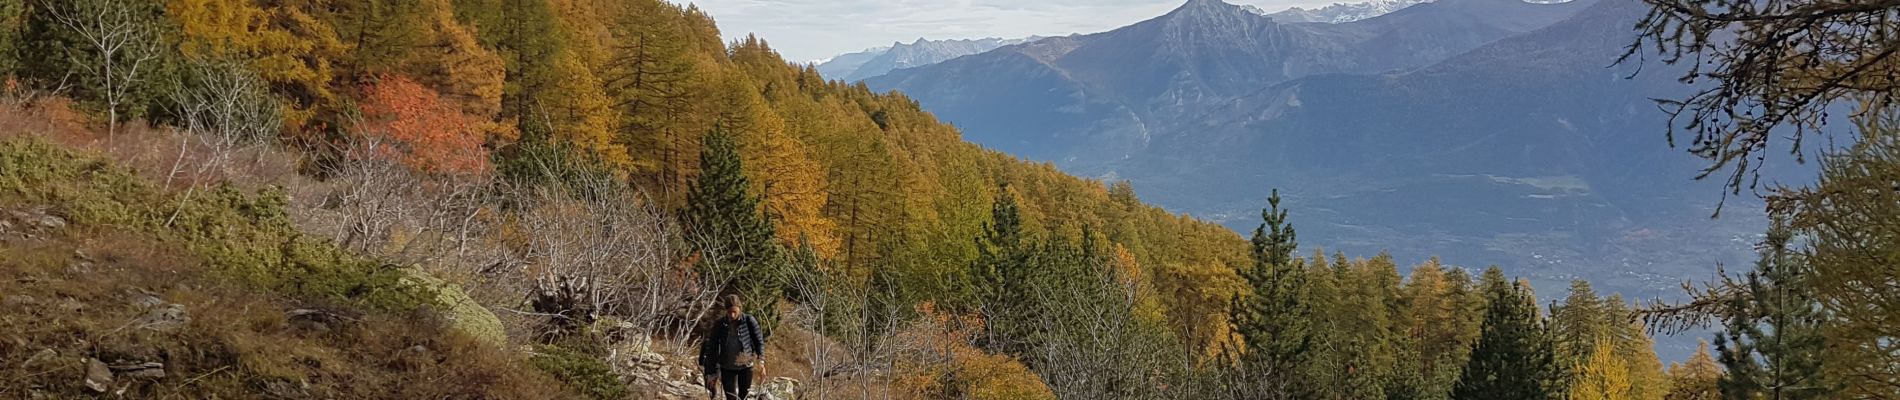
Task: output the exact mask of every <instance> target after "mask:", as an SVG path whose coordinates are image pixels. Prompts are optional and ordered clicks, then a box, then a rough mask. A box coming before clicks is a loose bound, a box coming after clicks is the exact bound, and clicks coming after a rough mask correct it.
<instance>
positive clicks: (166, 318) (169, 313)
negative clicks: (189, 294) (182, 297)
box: [138, 303, 191, 332]
mask: <svg viewBox="0 0 1900 400" xmlns="http://www.w3.org/2000/svg"><path fill="white" fill-rule="evenodd" d="M138 322H139V326H140V327H143V328H145V329H151V330H156V331H160V332H169V331H171V330H172V329H177V328H178V327H179V326H183V325H185V323H188V322H191V315H190V314H188V313H186V312H185V305H183V304H176V303H173V304H167V305H165V306H163V307H157V308H153V309H152V311H150V312H147V313H146V314H145V316H144V317H140V318H139V321H138Z"/></svg>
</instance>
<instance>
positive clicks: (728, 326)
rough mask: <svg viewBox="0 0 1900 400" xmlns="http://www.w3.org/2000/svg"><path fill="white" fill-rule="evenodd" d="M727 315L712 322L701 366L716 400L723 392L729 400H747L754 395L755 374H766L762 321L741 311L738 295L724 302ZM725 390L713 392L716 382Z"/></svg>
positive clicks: (702, 349)
mask: <svg viewBox="0 0 1900 400" xmlns="http://www.w3.org/2000/svg"><path fill="white" fill-rule="evenodd" d="M723 299H724V304H723V305H724V306H725V309H726V310H725V311H726V312H725V313H724V315H721V316H720V317H719V319H718V320H717V321H714V322H713V326H712V329H710V330H708V331H707V334H706V338H705V340H703V341H701V343H700V348H699V366H700V368H703V369H704V370H705V378H706V379H705V380H706V390H707V391H709V392H712V393H713V399H714V400H717V399H718V398H719V393H720V392H724V393H725V398H726V400H745V398H746V396H747V395H749V394H751V393H750V392H751V391H752V374H753V372H754V371H753V370H754V369H755V368H756V369H757V370H758V372H759V373H761V374H763V373H764V370H765V339H764V338H763V337H762V336H761V335H762V334H761V333H760V332H759V320H757V319H753V318H752V316H751V315H746V314H745V311H744V310H742V309H741V308H740V306H741V305H742V303H740V301H739V295H733V294H729V295H726V296H725V297H724V298H723ZM715 378H716V379H717V380H718V381H719V386H720V387H721V388H722V389H723V390H714V388H713V387H712V386H713V381H714V379H715Z"/></svg>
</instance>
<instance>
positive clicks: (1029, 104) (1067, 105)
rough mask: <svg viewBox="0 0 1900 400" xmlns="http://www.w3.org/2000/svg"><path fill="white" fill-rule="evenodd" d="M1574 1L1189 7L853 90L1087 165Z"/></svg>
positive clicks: (1028, 150)
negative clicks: (1279, 17)
mask: <svg viewBox="0 0 1900 400" xmlns="http://www.w3.org/2000/svg"><path fill="white" fill-rule="evenodd" d="M1588 4H1589V2H1588V1H1577V2H1570V3H1564V4H1554V5H1543V4H1531V3H1524V2H1520V1H1513V0H1453V1H1444V2H1439V3H1431V4H1424V5H1420V6H1417V7H1411V8H1407V9H1404V10H1400V11H1399V12H1394V13H1391V14H1387V15H1383V16H1380V17H1377V18H1372V19H1367V20H1363V21H1357V22H1353V23H1346V24H1320V23H1279V22H1275V21H1274V20H1273V19H1271V18H1270V17H1267V16H1263V15H1260V14H1258V13H1256V12H1254V11H1251V10H1248V9H1246V8H1243V7H1240V6H1235V5H1232V4H1227V3H1224V2H1221V1H1219V0H1192V1H1189V2H1187V3H1186V4H1184V5H1182V6H1181V7H1180V8H1178V9H1176V10H1174V11H1172V12H1170V13H1168V14H1167V15H1163V16H1160V17H1157V18H1154V19H1150V20H1147V21H1143V22H1139V23H1136V24H1134V25H1130V26H1128V27H1124V28H1120V29H1116V30H1113V31H1109V32H1103V33H1097V34H1092V35H1083V36H1073V37H1064V38H1052V39H1047V40H1042V41H1038V42H1034V43H1028V44H1022V45H1015V46H1006V47H1003V48H1000V49H997V50H995V51H991V52H988V53H983V54H978V55H973V56H968V57H963V58H959V59H956V60H952V61H948V62H944V63H940V64H936V65H931V66H926V67H920V68H912V69H906V70H898V71H893V72H892V73H890V74H888V75H885V76H882V77H876V78H872V79H868V80H866V81H865V82H866V83H867V84H869V85H870V86H871V87H872V88H873V89H877V90H898V91H903V92H905V93H907V94H909V95H911V96H912V97H914V98H916V99H917V100H918V101H919V102H921V103H922V104H923V105H924V106H925V107H927V108H929V109H930V110H931V111H932V112H934V113H936V114H937V115H939V116H941V117H943V118H945V119H947V120H949V121H951V122H953V123H956V124H958V125H959V126H962V127H964V128H965V132H966V135H968V137H969V138H971V139H972V140H974V141H977V142H979V143H984V144H986V145H991V146H996V147H998V148H999V149H1002V150H1005V151H1009V152H1012V153H1015V154H1019V155H1024V156H1027V157H1031V158H1036V159H1044V160H1056V161H1059V162H1062V163H1064V165H1065V166H1098V165H1102V164H1105V163H1110V162H1115V161H1117V160H1120V159H1122V158H1125V157H1128V156H1130V155H1132V154H1134V153H1138V152H1140V151H1142V149H1143V148H1144V147H1145V146H1147V145H1148V144H1149V142H1150V141H1153V140H1157V139H1158V138H1157V136H1159V137H1166V136H1170V135H1174V134H1176V133H1178V129H1177V127H1179V126H1183V125H1184V124H1191V123H1192V122H1193V121H1188V120H1184V118H1187V119H1191V118H1192V116H1193V115H1196V114H1198V113H1199V112H1200V111H1201V110H1203V109H1205V108H1208V107H1212V106H1218V105H1222V104H1226V102H1228V101H1230V100H1232V99H1236V98H1241V97H1245V96H1249V95H1252V94H1254V93H1257V92H1259V91H1261V90H1264V89H1266V88H1268V87H1270V86H1271V85H1273V84H1277V83H1281V82H1285V81H1287V80H1291V79H1295V78H1300V77H1305V76H1313V75H1320V74H1330V73H1373V72H1380V71H1390V70H1403V69H1408V68H1416V67H1419V66H1424V65H1429V64H1431V63H1434V62H1437V61H1440V60H1443V59H1445V58H1446V57H1450V56H1452V55H1456V54H1458V53H1460V52H1463V51H1465V50H1469V49H1472V48H1476V47H1478V46H1481V45H1483V44H1485V43H1489V42H1491V41H1493V40H1497V39H1500V38H1503V37H1506V36H1510V35H1512V34H1516V33H1520V32H1523V31H1526V30H1529V29H1535V28H1536V27H1540V26H1542V25H1543V24H1548V23H1554V22H1556V21H1558V20H1561V19H1563V18H1564V17H1566V16H1568V15H1569V14H1570V13H1574V12H1575V11H1576V10H1578V9H1581V8H1582V7H1584V6H1587V5H1588ZM1025 99H1035V100H1025ZM999 116H1000V117H999Z"/></svg>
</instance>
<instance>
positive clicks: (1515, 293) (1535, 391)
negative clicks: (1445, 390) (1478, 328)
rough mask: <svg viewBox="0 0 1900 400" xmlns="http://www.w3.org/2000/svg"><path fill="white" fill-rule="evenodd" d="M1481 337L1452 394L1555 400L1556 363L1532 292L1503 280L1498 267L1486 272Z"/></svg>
mask: <svg viewBox="0 0 1900 400" xmlns="http://www.w3.org/2000/svg"><path fill="white" fill-rule="evenodd" d="M1483 280H1484V284H1485V287H1484V292H1485V297H1486V298H1487V299H1488V300H1489V303H1490V304H1489V305H1488V306H1486V307H1485V314H1484V324H1483V328H1482V333H1481V334H1480V335H1479V337H1478V344H1477V345H1476V346H1475V347H1473V348H1472V351H1471V358H1470V359H1469V360H1467V361H1466V363H1465V370H1464V373H1463V375H1461V376H1460V377H1459V378H1458V384H1457V385H1456V386H1455V387H1454V388H1453V389H1452V396H1451V397H1452V398H1453V399H1460V400H1544V399H1550V398H1553V396H1554V395H1556V394H1557V393H1556V391H1555V390H1553V388H1552V386H1553V382H1552V379H1553V378H1554V377H1555V375H1556V369H1555V368H1556V360H1555V354H1554V351H1553V349H1552V348H1551V343H1550V339H1549V333H1548V332H1547V331H1546V329H1545V327H1544V321H1542V319H1541V318H1539V317H1538V315H1537V304H1536V299H1534V298H1533V297H1532V296H1531V294H1530V288H1528V287H1526V286H1525V285H1524V284H1522V283H1514V282H1510V281H1508V280H1507V279H1505V278H1504V271H1503V270H1500V269H1498V268H1497V267H1491V269H1489V270H1486V271H1485V272H1484V278H1483Z"/></svg>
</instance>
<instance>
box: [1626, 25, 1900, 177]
mask: <svg viewBox="0 0 1900 400" xmlns="http://www.w3.org/2000/svg"><path fill="white" fill-rule="evenodd" d="M1644 2H1645V3H1648V5H1649V6H1650V10H1649V14H1648V15H1646V16H1644V17H1643V18H1642V19H1641V20H1639V22H1638V23H1637V25H1636V30H1637V33H1638V36H1637V39H1636V40H1635V41H1634V42H1633V43H1631V44H1630V45H1629V46H1628V48H1627V50H1626V52H1625V53H1624V55H1623V56H1622V58H1621V59H1619V62H1642V61H1643V60H1644V59H1645V58H1647V57H1650V56H1652V55H1658V56H1660V57H1661V59H1662V61H1663V62H1665V63H1668V64H1685V65H1686V68H1684V69H1685V70H1686V71H1685V72H1684V73H1683V75H1682V76H1681V80H1682V81H1683V82H1687V83H1694V84H1697V86H1696V90H1695V91H1694V92H1693V93H1692V94H1690V95H1688V96H1684V97H1681V98H1673V99H1664V100H1659V101H1658V103H1659V105H1660V106H1662V107H1663V109H1664V110H1665V111H1666V112H1668V113H1669V115H1670V116H1671V118H1670V124H1669V126H1668V127H1667V128H1668V133H1669V139H1670V143H1672V144H1674V143H1676V142H1677V140H1678V139H1685V138H1686V139H1688V150H1689V152H1690V153H1692V154H1695V155H1697V156H1699V157H1702V158H1704V159H1706V160H1708V161H1709V165H1708V167H1706V168H1705V169H1704V170H1703V171H1702V175H1701V176H1702V177H1706V176H1711V175H1715V174H1726V179H1725V181H1726V183H1727V184H1728V186H1729V188H1730V189H1731V191H1728V192H1727V193H1729V194H1739V193H1741V189H1742V187H1743V186H1748V187H1751V188H1753V187H1756V186H1757V183H1758V182H1759V177H1760V174H1759V173H1757V172H1758V171H1759V170H1760V168H1761V167H1762V164H1763V163H1765V162H1767V160H1768V158H1767V157H1768V155H1767V154H1764V152H1766V151H1768V148H1769V146H1771V145H1781V144H1787V145H1789V149H1788V150H1787V151H1788V153H1789V154H1790V155H1792V156H1794V158H1795V160H1797V161H1801V160H1804V159H1805V155H1804V153H1802V144H1803V143H1805V141H1804V140H1803V139H1804V138H1807V137H1810V136H1816V135H1826V134H1828V132H1824V131H1823V130H1824V129H1826V128H1827V124H1828V122H1829V121H1828V120H1829V119H1830V118H1829V116H1830V114H1833V113H1838V111H1839V110H1840V109H1841V107H1839V106H1842V105H1848V104H1853V103H1855V102H1859V103H1862V105H1861V107H1859V108H1858V109H1856V110H1855V111H1854V114H1856V116H1859V117H1867V116H1871V115H1874V114H1878V113H1883V112H1886V111H1888V110H1889V109H1890V108H1891V107H1894V106H1896V105H1900V102H1896V100H1900V97H1896V93H1900V79H1895V76H1897V75H1900V29H1894V19H1895V16H1896V13H1900V2H1896V1H1894V0H1873V1H1833V0H1824V1H1817V0H1766V1H1757V0H1644ZM1836 126H1839V124H1836ZM1781 132H1786V134H1783V133H1781ZM1679 136H1680V137H1679ZM1777 136H1786V137H1788V138H1790V139H1791V140H1789V141H1785V142H1784V141H1781V140H1773V138H1775V137H1777ZM1718 212H1719V209H1718Z"/></svg>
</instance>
